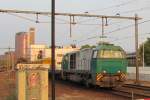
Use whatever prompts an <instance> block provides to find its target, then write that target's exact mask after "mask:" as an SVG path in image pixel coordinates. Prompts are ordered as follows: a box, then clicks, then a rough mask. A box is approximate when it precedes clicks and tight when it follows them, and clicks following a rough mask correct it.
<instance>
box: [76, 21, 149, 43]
mask: <svg viewBox="0 0 150 100" xmlns="http://www.w3.org/2000/svg"><path fill="white" fill-rule="evenodd" d="M146 22H150V20H145V21H142V22H140V23H138V24H143V23H146ZM133 26H134V24H131V25H128V26H125V27H122V28H118V29H115V30H113V31H110V32H107V33H105V34H110V33H114V32H117V31H121V30H124V29H127V28H130V27H133ZM94 38H100V36H99V35H97V36H92V37H88V38H87V39H83V40H80V41H78V43H80V42H83V41H87V40H90V39H94Z"/></svg>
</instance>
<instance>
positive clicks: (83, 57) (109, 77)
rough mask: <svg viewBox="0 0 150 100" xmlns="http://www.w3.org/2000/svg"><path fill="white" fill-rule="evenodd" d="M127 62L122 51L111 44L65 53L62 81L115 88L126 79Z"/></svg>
mask: <svg viewBox="0 0 150 100" xmlns="http://www.w3.org/2000/svg"><path fill="white" fill-rule="evenodd" d="M126 72H127V60H126V57H125V52H124V50H123V49H122V48H121V47H119V46H114V45H113V44H103V45H98V46H97V47H96V48H93V49H92V48H89V49H83V50H79V51H76V52H71V53H67V54H66V55H65V56H64V57H63V60H62V72H61V76H62V78H63V79H66V80H72V81H76V82H82V83H85V85H87V86H89V85H90V84H92V85H98V86H100V87H115V86H118V85H121V84H122V83H123V82H124V81H125V79H126Z"/></svg>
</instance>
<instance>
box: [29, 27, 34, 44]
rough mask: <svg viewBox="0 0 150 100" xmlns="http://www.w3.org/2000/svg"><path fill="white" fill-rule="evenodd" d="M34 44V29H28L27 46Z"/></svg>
mask: <svg viewBox="0 0 150 100" xmlns="http://www.w3.org/2000/svg"><path fill="white" fill-rule="evenodd" d="M31 44H35V28H30V29H29V45H31Z"/></svg>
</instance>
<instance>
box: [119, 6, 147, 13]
mask: <svg viewBox="0 0 150 100" xmlns="http://www.w3.org/2000/svg"><path fill="white" fill-rule="evenodd" d="M146 9H150V7H143V8H139V9H134V10H128V11H124V12H120V13H132V12H136V11H143V10H146Z"/></svg>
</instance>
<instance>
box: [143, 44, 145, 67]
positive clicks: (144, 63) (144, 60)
mask: <svg viewBox="0 0 150 100" xmlns="http://www.w3.org/2000/svg"><path fill="white" fill-rule="evenodd" d="M144 50H145V49H144V43H143V68H144V66H145V59H144V56H145V54H144Z"/></svg>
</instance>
